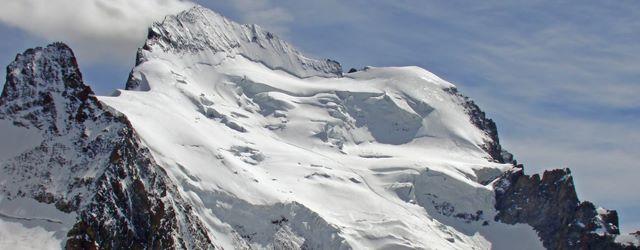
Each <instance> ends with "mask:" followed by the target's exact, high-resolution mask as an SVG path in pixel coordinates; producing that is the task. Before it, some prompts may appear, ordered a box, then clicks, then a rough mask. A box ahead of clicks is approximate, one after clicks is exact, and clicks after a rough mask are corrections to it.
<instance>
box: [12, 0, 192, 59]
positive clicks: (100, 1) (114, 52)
mask: <svg viewBox="0 0 640 250" xmlns="http://www.w3.org/2000/svg"><path fill="white" fill-rule="evenodd" d="M1 5H2V8H0V22H2V23H4V24H6V25H9V26H13V27H17V28H20V29H22V30H24V31H26V32H28V33H30V34H33V35H35V36H38V37H41V38H44V39H45V40H48V41H63V42H66V43H69V44H70V45H71V46H72V47H73V48H74V51H75V52H76V54H77V55H78V58H79V60H81V61H82V62H84V63H93V62H101V63H105V62H111V63H132V60H133V57H134V56H135V51H136V49H137V47H139V46H141V44H142V42H144V38H145V35H146V32H147V27H148V26H149V25H150V24H151V23H152V22H153V21H156V20H162V18H163V17H164V16H166V15H168V14H174V13H177V12H179V11H181V10H184V9H187V8H189V7H190V6H192V4H191V3H189V2H186V1H181V0H136V1H130V0H3V1H2V3H1Z"/></svg>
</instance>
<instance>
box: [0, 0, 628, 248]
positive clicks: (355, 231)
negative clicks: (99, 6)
mask: <svg viewBox="0 0 640 250" xmlns="http://www.w3.org/2000/svg"><path fill="white" fill-rule="evenodd" d="M0 133H1V134H2V137H3V138H6V140H3V142H0V143H1V144H2V145H0V146H1V147H0V149H1V150H2V154H0V172H1V174H0V222H1V223H0V227H7V228H8V227H9V226H11V228H12V232H13V233H15V234H16V235H17V236H20V235H29V236H30V237H34V238H37V239H46V241H43V245H42V247H49V248H51V247H54V248H56V247H58V248H66V249H216V248H227V249H370V248H388V249H512V248H513V247H514V246H521V247H518V248H522V249H538V248H547V249H639V248H638V246H637V245H634V244H637V242H638V240H639V239H638V238H637V237H636V236H633V235H630V236H620V232H619V229H618V216H617V213H616V212H615V211H613V210H606V209H603V208H599V207H597V206H595V205H594V204H592V203H590V202H587V201H583V202H581V201H580V200H579V199H578V197H577V193H576V190H575V187H574V185H573V178H572V176H571V172H570V171H569V170H568V169H560V170H552V171H547V172H545V173H544V174H543V175H542V177H540V176H539V175H537V174H536V175H531V176H530V175H526V174H524V170H523V166H522V165H520V164H517V162H516V161H515V160H514V158H513V156H512V155H511V154H510V153H508V152H507V151H506V150H504V149H503V148H502V147H501V145H500V143H499V139H498V133H497V129H496V124H495V123H494V122H493V121H492V120H491V119H489V118H487V117H486V116H485V113H484V112H482V111H481V109H480V108H479V107H478V106H477V105H476V104H475V103H474V102H473V101H472V100H470V99H469V98H467V97H465V96H464V95H462V94H461V93H459V92H458V91H457V89H456V87H455V86H454V85H453V84H451V83H448V82H446V81H444V80H442V79H440V78H438V77H437V76H435V75H433V74H432V73H430V72H428V71H426V70H424V69H421V68H417V67H389V68H376V67H366V68H364V69H362V70H355V71H350V72H349V73H343V72H342V69H341V66H340V64H339V63H337V62H336V61H333V60H317V59H313V58H309V57H306V56H305V55H303V54H302V53H300V52H299V51H297V50H296V49H295V48H294V47H293V46H291V45H290V44H288V43H287V42H285V41H283V40H281V39H280V38H278V37H277V36H276V35H274V34H273V33H271V32H268V31H264V30H263V29H262V28H260V27H259V26H257V25H241V24H237V23H235V22H233V21H230V20H228V19H226V18H225V17H223V16H221V15H219V14H217V13H215V12H213V11H211V10H208V9H206V8H203V7H200V6H196V7H194V8H192V9H189V10H186V11H184V12H182V13H179V14H177V15H174V16H169V17H167V18H165V20H164V21H163V22H159V23H155V24H153V26H152V27H151V28H150V29H149V35H148V39H147V41H146V42H145V44H144V46H142V47H141V48H140V49H139V50H138V53H137V57H136V65H135V67H134V68H133V69H132V71H131V73H130V75H129V79H128V81H127V83H126V87H125V89H124V90H118V91H117V93H116V94H115V95H114V96H96V95H95V94H94V92H93V91H92V90H91V88H90V87H89V86H88V85H87V84H86V83H85V82H84V81H83V79H82V74H81V73H80V70H79V67H78V65H77V62H76V58H75V56H74V54H73V52H72V50H71V49H70V48H69V47H68V46H67V45H65V44H63V43H53V44H51V45H48V46H46V47H42V48H41V47H38V48H34V49H29V50H27V51H25V52H24V53H22V54H19V55H18V56H17V57H16V59H15V61H14V62H12V63H11V64H10V65H9V66H8V67H7V77H6V82H5V85H4V89H3V91H2V95H1V96H0ZM6 231H7V230H5V231H4V232H6ZM36 236H38V237H36ZM5 238H6V237H5ZM2 239H3V237H0V240H2ZM0 243H3V244H4V246H9V247H15V248H20V247H26V246H30V245H29V244H34V243H33V242H19V241H12V242H10V244H9V243H5V242H0ZM514 244H517V245H514ZM0 245H2V244H0Z"/></svg>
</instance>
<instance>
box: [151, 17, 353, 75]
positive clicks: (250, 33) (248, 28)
mask: <svg viewBox="0 0 640 250" xmlns="http://www.w3.org/2000/svg"><path fill="white" fill-rule="evenodd" d="M145 49H149V50H153V49H162V50H173V52H185V53H186V52H198V51H202V50H212V51H214V52H221V53H226V54H227V56H230V57H233V56H236V55H242V56H244V57H246V58H248V59H250V60H253V61H257V62H261V63H263V64H265V65H267V67H269V68H272V69H280V70H283V71H286V72H289V73H291V74H294V75H296V76H299V77H310V76H327V77H335V76H340V75H341V74H342V68H341V66H340V64H339V63H338V62H336V61H332V60H316V59H313V58H309V57H306V56H305V55H303V54H302V53H300V52H299V51H298V50H296V49H295V48H294V47H293V46H291V45H290V44H289V43H287V42H286V41H283V40H281V39H280V38H278V37H277V36H276V35H275V34H273V33H271V32H268V31H265V30H263V29H262V28H261V27H260V26H258V25H255V24H251V25H241V24H238V23H236V22H233V21H231V20H229V19H227V18H225V17H223V16H222V15H220V14H218V13H215V12H213V11H211V10H209V9H207V8H204V7H201V6H195V7H193V8H191V9H189V10H186V11H184V12H182V13H179V14H177V15H174V16H168V17H166V18H165V20H164V21H162V22H159V23H155V24H154V25H153V26H152V27H151V28H150V29H149V39H148V40H147V43H146V45H145Z"/></svg>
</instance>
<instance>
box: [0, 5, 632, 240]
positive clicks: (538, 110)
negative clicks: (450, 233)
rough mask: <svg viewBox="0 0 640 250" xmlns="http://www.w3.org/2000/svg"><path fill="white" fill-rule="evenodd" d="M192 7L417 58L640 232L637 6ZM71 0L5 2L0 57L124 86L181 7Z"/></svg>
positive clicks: (319, 47)
mask: <svg viewBox="0 0 640 250" xmlns="http://www.w3.org/2000/svg"><path fill="white" fill-rule="evenodd" d="M198 2H199V3H200V4H202V5H204V6H207V7H210V8H212V9H214V10H216V11H218V12H220V13H222V14H224V15H226V16H228V17H230V18H232V19H234V20H236V21H239V22H243V23H257V24H260V25H262V26H264V27H265V28H267V29H270V30H273V31H275V33H277V34H279V35H280V36H281V37H284V38H285V39H287V40H289V41H290V42H291V43H293V44H294V45H296V46H297V47H298V48H299V49H300V50H302V51H304V52H306V53H308V54H310V55H313V56H316V57H323V58H332V59H336V60H338V61H340V62H341V63H342V64H343V66H344V67H345V68H346V69H348V68H350V67H355V68H361V67H363V66H366V65H373V66H402V65H417V66H420V67H423V68H425V69H427V70H430V71H432V72H434V73H435V74H437V75H439V76H441V77H443V78H444V79H447V80H449V81H451V82H453V83H454V84H456V85H457V86H458V88H459V89H460V90H461V91H462V92H463V93H464V94H466V95H468V96H470V97H472V98H473V99H474V100H476V101H477V102H478V104H479V105H480V106H481V107H482V108H483V109H484V110H485V111H486V112H487V113H488V114H489V116H490V117H491V118H493V119H494V120H496V122H497V124H498V128H499V133H500V138H501V141H502V144H503V146H504V147H506V148H507V149H509V150H510V151H511V152H512V153H514V154H515V156H516V158H517V159H518V160H519V161H520V162H522V163H524V164H525V169H526V171H527V172H528V173H537V172H541V171H543V170H544V169H551V168H558V167H570V168H571V169H572V170H573V173H574V177H575V181H576V185H577V187H578V195H579V197H580V198H581V199H586V200H591V201H594V202H595V203H596V204H597V205H600V206H603V207H607V208H613V209H617V210H618V211H619V212H620V217H621V222H622V223H621V224H622V226H623V230H625V231H631V230H637V229H640V212H638V211H640V194H638V191H637V190H640V181H638V179H639V178H640V167H639V166H638V162H640V43H639V42H638V41H640V2H639V1H631V0H620V1H580V2H576V1H537V0H533V1H531V0H530V1H520V0H514V1H497V0H488V1H457V0H447V1H418V0H387V1H382V0H378V1H364V0H353V1H338V0H324V1H300V0H282V1H276V0H235V1H198ZM48 5H50V6H48ZM77 5H78V4H77V2H75V3H74V0H57V1H47V2H45V3H43V2H36V1H35V0H24V1H19V2H17V3H10V4H6V5H5V6H4V7H5V8H3V10H0V34H2V39H0V63H2V64H3V65H6V64H8V63H9V62H10V61H11V60H12V59H13V57H14V56H15V54H16V53H17V52H19V51H22V50H24V49H26V48H28V47H33V46H37V45H44V44H46V43H48V42H50V41H58V40H61V41H65V42H67V43H69V44H70V45H71V46H72V48H74V49H75V51H76V54H77V55H78V57H79V62H80V64H81V65H80V66H81V69H82V71H83V73H84V76H85V79H86V81H87V82H89V83H90V84H91V86H92V87H93V88H94V89H96V90H97V92H98V93H99V94H109V93H111V91H112V90H113V89H115V88H122V87H123V86H124V81H125V80H126V77H127V74H128V71H129V70H130V68H131V67H132V66H133V65H132V64H133V61H134V58H135V50H136V48H137V47H138V46H140V45H141V44H142V42H143V41H144V38H145V33H146V26H147V25H148V24H149V23H150V22H151V21H152V20H154V19H158V18H160V17H161V16H163V15H164V14H167V13H173V12H176V11H179V10H180V9H183V8H186V6H187V4H185V3H183V2H178V1H177V0H139V1H135V3H133V2H132V1H127V0H113V1H110V2H107V1H102V0H87V1H83V4H82V6H77ZM78 8H84V10H86V11H80V12H81V13H83V14H78V12H79V11H78V10H77V9H78ZM52 9H53V10H52ZM54 10H55V11H54Z"/></svg>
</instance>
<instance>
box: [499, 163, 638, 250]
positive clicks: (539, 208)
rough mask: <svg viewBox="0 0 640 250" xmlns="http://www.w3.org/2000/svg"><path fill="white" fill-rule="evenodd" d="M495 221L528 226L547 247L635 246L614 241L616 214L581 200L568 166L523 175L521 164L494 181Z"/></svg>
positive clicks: (609, 247)
mask: <svg viewBox="0 0 640 250" xmlns="http://www.w3.org/2000/svg"><path fill="white" fill-rule="evenodd" d="M493 185H494V187H495V193H496V205H495V207H496V210H498V214H497V215H496V217H495V220H496V221H500V222H503V223H507V224H516V223H526V224H529V225H531V226H532V227H533V228H534V229H535V230H536V231H537V232H538V236H540V238H541V239H542V241H543V244H544V246H545V247H546V248H547V249H637V248H633V247H631V246H622V245H619V244H617V243H615V242H614V239H615V237H616V236H617V235H618V234H619V233H620V232H619V230H618V214H617V213H616V211H613V210H605V209H596V207H595V206H594V205H593V204H592V203H591V202H588V201H584V202H580V201H579V200H578V197H577V195H576V191H575V187H574V185H573V177H572V176H571V172H570V171H569V169H556V170H552V171H545V172H544V174H543V176H542V178H540V176H539V175H537V174H535V175H532V176H528V175H525V174H524V172H523V168H522V165H518V166H517V167H515V168H514V169H512V170H510V171H508V172H506V173H505V174H504V175H502V176H501V177H499V178H498V179H497V180H496V181H495V182H494V184H493Z"/></svg>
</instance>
